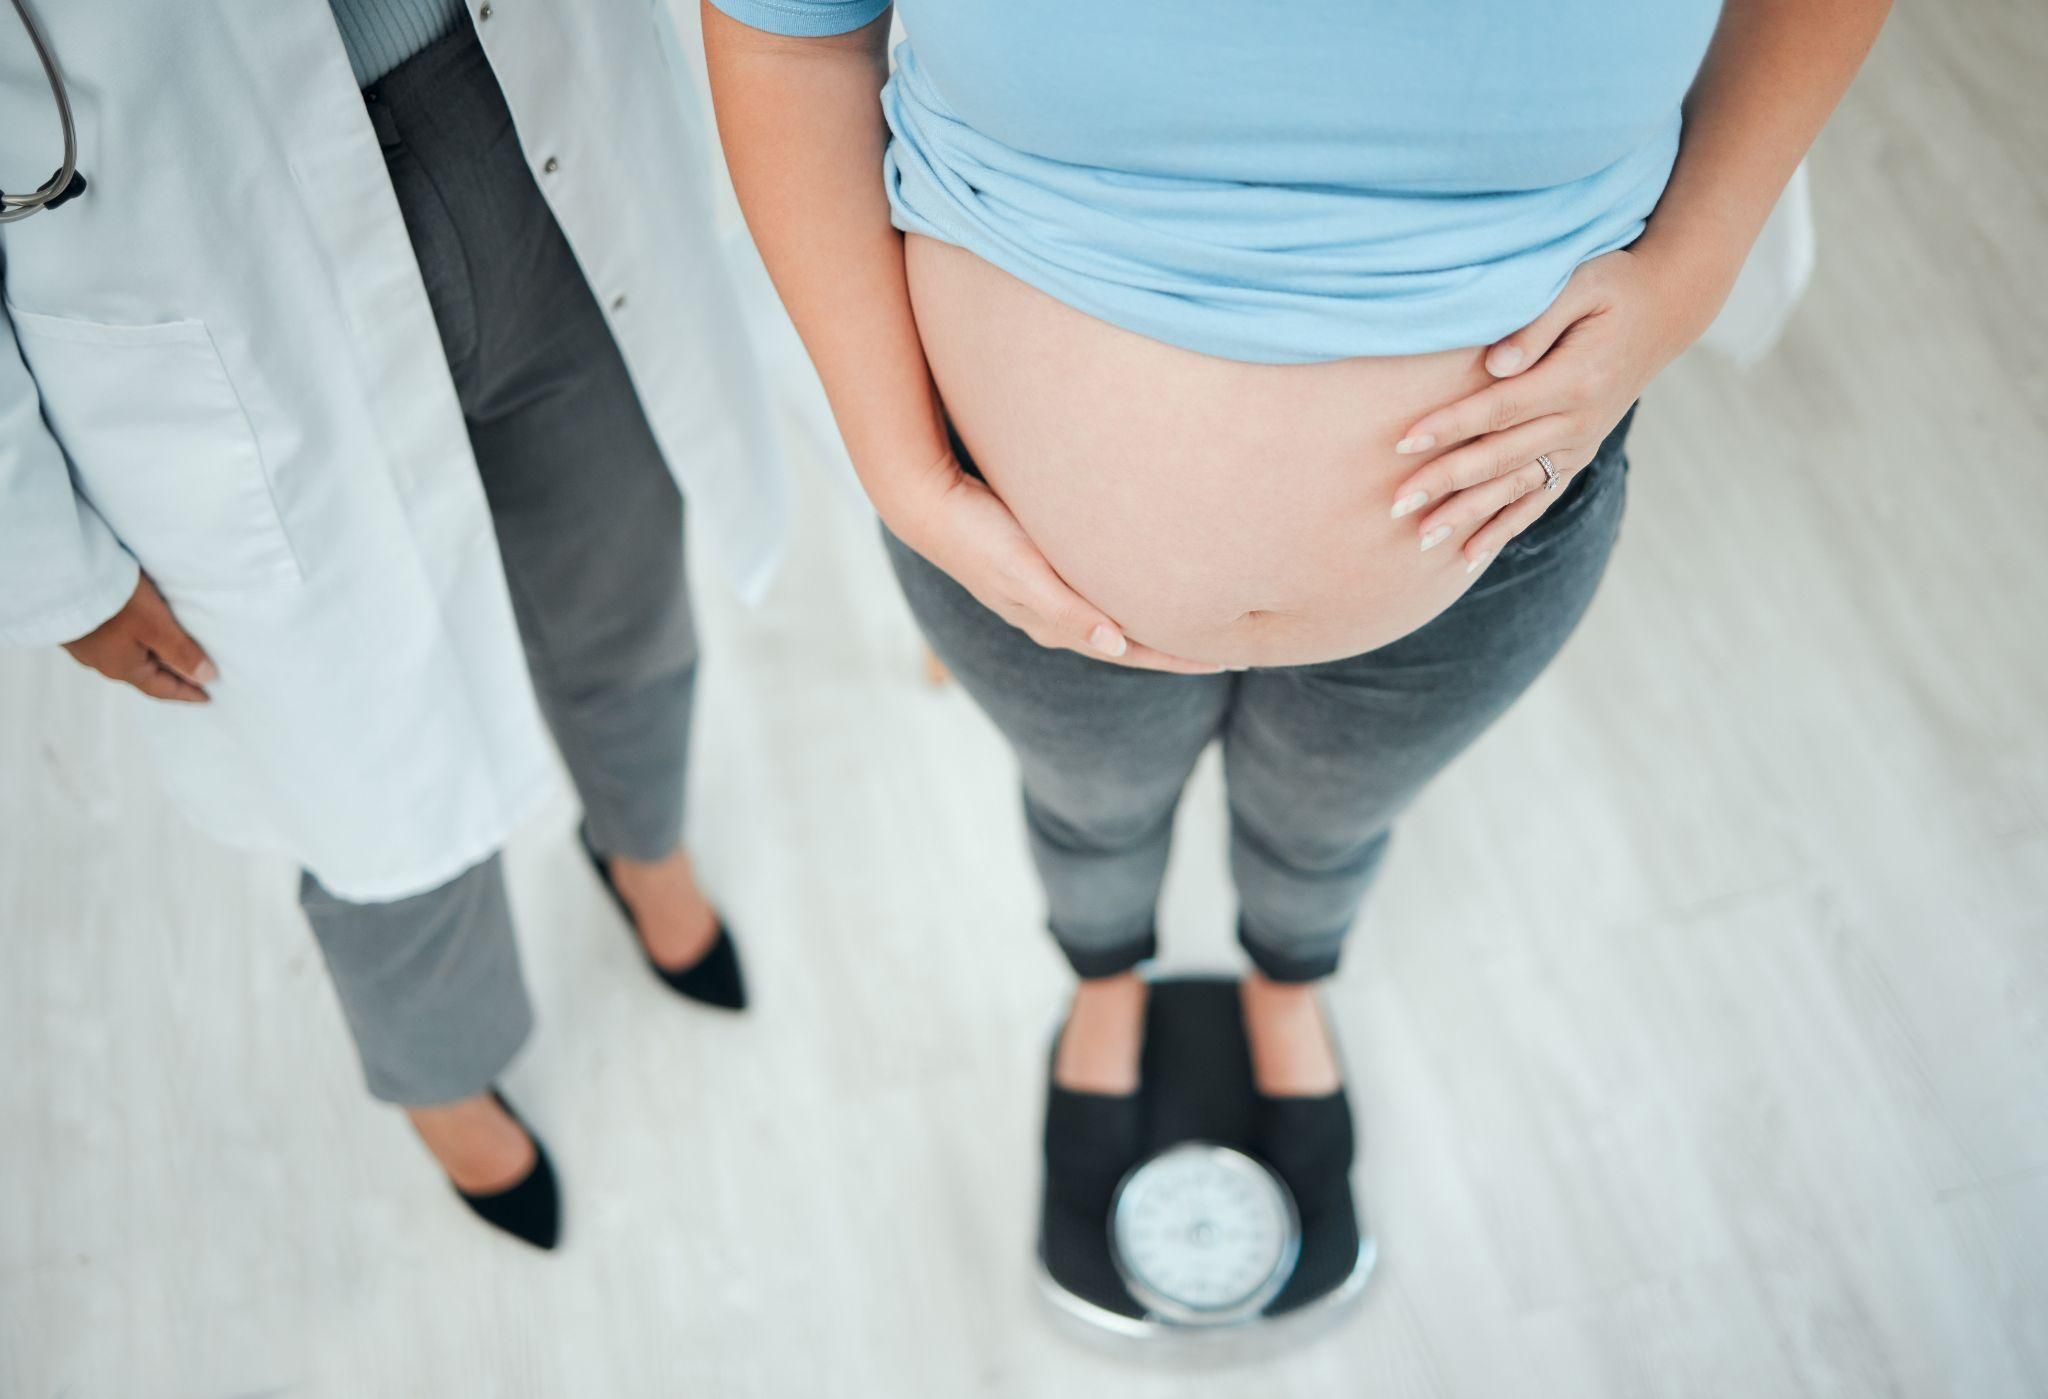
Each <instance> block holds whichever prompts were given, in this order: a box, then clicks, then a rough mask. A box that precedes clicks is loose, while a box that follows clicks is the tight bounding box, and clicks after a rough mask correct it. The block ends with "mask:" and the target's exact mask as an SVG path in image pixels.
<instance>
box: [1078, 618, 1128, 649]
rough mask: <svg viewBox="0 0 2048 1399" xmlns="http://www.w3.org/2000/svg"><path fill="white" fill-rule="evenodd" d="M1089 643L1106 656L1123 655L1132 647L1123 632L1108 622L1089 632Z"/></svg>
mask: <svg viewBox="0 0 2048 1399" xmlns="http://www.w3.org/2000/svg"><path fill="white" fill-rule="evenodd" d="M1088 644H1089V645H1090V646H1093V647H1094V648H1095V649H1096V650H1098V651H1100V652H1101V653H1102V654H1103V655H1105V656H1121V655H1122V654H1123V653H1124V652H1125V651H1126V650H1127V649H1128V648H1129V647H1130V643H1129V642H1128V641H1125V640H1124V638H1123V634H1122V633H1121V632H1119V631H1118V630H1117V629H1116V628H1115V627H1112V626H1111V625H1109V623H1107V622H1104V623H1102V624H1101V625H1100V626H1098V627H1096V628H1095V630H1094V631H1092V632H1089V633H1088Z"/></svg>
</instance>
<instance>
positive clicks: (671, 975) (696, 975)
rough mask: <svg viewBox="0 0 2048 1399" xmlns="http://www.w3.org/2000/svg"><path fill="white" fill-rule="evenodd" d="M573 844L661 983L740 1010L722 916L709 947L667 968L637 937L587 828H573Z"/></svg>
mask: <svg viewBox="0 0 2048 1399" xmlns="http://www.w3.org/2000/svg"><path fill="white" fill-rule="evenodd" d="M576 840H577V843H578V844H580V845H581V846H582V847H583V855H584V858H585V859H587V860H589V861H590V867H591V869H593V870H595V871H596V872H597V878H598V882H600V883H601V884H603V885H604V890H605V892H606V893H607V894H610V895H611V896H612V904H613V905H614V906H615V907H616V908H617V909H618V910H619V915H620V917H622V918H624V919H625V920H626V932H627V933H628V934H629V935H630V936H631V937H632V939H633V946H634V947H636V948H638V949H639V951H640V960H641V961H643V962H645V963H647V969H648V970H649V971H651V972H653V973H654V975H655V976H656V977H657V978H659V979H660V981H661V983H662V985H664V986H666V987H668V989H669V990H671V991H673V992H675V993H676V994H677V995H679V996H682V997H684V998H686V999H688V1000H692V1001H695V1002H697V1004H699V1005H705V1006H710V1007H712V1008H713V1009H715V1010H730V1011H741V1010H745V1009H746V1008H747V978H746V973H745V971H744V970H742V968H741V966H740V948H739V943H737V942H736V941H734V939H733V935H732V930H731V929H729V928H727V927H726V926H725V920H724V919H723V918H721V919H719V920H718V937H717V939H716V940H714V941H713V942H712V944H711V948H710V950H709V951H707V952H706V953H705V954H704V955H703V956H702V957H699V958H698V959H697V960H696V961H695V962H694V963H692V964H691V965H690V966H687V967H684V968H683V969H682V970H680V971H671V970H669V969H668V968H667V967H664V966H663V965H661V963H659V962H657V961H655V960H654V957H653V955H652V954H651V953H649V952H648V950H647V944H646V943H645V942H644V941H642V940H641V937H640V925H639V924H637V923H635V922H634V921H633V910H632V909H630V908H628V907H627V906H626V900H625V899H624V897H623V896H621V895H620V893H619V886H618V885H616V884H614V883H613V882H612V872H611V868H610V867H609V866H608V865H606V864H605V862H604V856H602V855H600V854H598V853H597V847H596V846H594V845H592V844H591V843H590V827H588V826H586V825H578V826H577V827H576Z"/></svg>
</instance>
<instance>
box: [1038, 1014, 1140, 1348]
mask: <svg viewBox="0 0 2048 1399" xmlns="http://www.w3.org/2000/svg"><path fill="white" fill-rule="evenodd" d="M1055 1053H1057V1050H1055ZM1141 1093H1142V1090H1140V1092H1139V1093H1118V1094H1111V1093H1083V1092H1078V1091H1076V1090H1074V1089H1071V1088H1062V1087H1060V1085H1059V1084H1057V1083H1055V1082H1053V1078H1052V1072H1051V1069H1050V1067H1048V1069H1047V1071H1046V1078H1045V1181H1044V1194H1043V1197H1042V1200H1041V1203H1040V1208H1039V1219H1038V1259H1039V1262H1040V1264H1041V1265H1043V1267H1044V1268H1045V1271H1046V1275H1047V1276H1048V1277H1049V1278H1051V1279H1052V1281H1053V1282H1054V1283H1055V1284H1057V1285H1058V1286H1059V1287H1060V1288H1061V1289H1062V1290H1064V1291H1066V1292H1067V1293H1069V1294H1071V1295H1073V1296H1074V1297H1078V1298H1079V1299H1081V1300H1082V1301H1083V1302H1087V1303H1089V1304H1090V1305H1092V1306H1096V1307H1100V1308H1102V1309H1104V1310H1105V1311H1110V1312H1114V1313H1116V1314H1117V1315H1119V1316H1126V1317H1131V1318H1133V1319H1140V1318H1142V1317H1143V1316H1144V1315H1145V1308H1144V1307H1143V1306H1142V1305H1140V1304H1139V1302H1138V1301H1137V1299H1136V1298H1134V1297H1132V1296H1131V1294H1130V1290H1129V1289H1128V1288H1126V1287H1125V1286H1124V1282H1123V1278H1122V1277H1121V1276H1120V1275H1119V1274H1118V1272H1117V1268H1116V1261H1115V1259H1114V1257H1113V1256H1112V1255H1111V1252H1110V1243H1109V1211H1110V1206H1111V1204H1112V1203H1113V1202H1114V1201H1115V1199H1116V1191H1117V1186H1119V1185H1120V1184H1122V1183H1123V1178H1124V1176H1125V1175H1127V1174H1128V1173H1129V1172H1130V1169H1131V1167H1133V1166H1135V1165H1136V1164H1137V1163H1138V1158H1139V1156H1140V1155H1142V1154H1143V1151H1144V1128H1145V1116H1144V1114H1145V1108H1144V1099H1143V1098H1142V1096H1141Z"/></svg>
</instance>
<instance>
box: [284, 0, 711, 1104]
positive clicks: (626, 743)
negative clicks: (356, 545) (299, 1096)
mask: <svg viewBox="0 0 2048 1399" xmlns="http://www.w3.org/2000/svg"><path fill="white" fill-rule="evenodd" d="M364 99H365V101H366V103H367V104H368V108H369V112H370V117H371V121H372V123H373V124H374V126H375V128H376V131H377V136H378V139H379V141H380V142H381V143H382V145H383V148H384V158H385V163H386V166H387V167H388V169H389V170H390V173H391V183H392V187H393V189H394V190H395V191H396V193H397V195H398V204H399V208H400V210H401V211H402V212H403V214H404V216H405V226H406V230H407V232H408V233H409V234H410V235H411V238H412V244H413V251H414V254H415V256H416V257H417V258H418V260H419V266H420V274H421V277H422V279H423V280H424V282H425V283H426V289H427V296H428V299H429V301H430V302H431V303H432V305H433V308H434V317H435V320H436V322H437V323H438V324H439V326H440V331H441V340H442V346H443V349H444V350H445V351H446V353H447V358H448V368H449V371H450V373H451V374H452V375H453V377H454V381H455V389H456V394H457V397H458V398H459V399H460V401H461V404H462V411H463V414H464V416H465V417H466V419H467V421H468V425H469V438H470V443H471V445H472V447H473V448H474V449H475V454H476V461H477V467H478V469H479V471H480V472H481V474H482V477H483V486H484V492H485V495H486V496H487V497H488V499H489V502H490V509H491V517H492V520H493V522H494V524H495V526H496V530H497V536H498V548H499V553H500V554H501V556H502V557H503V560H504V566H505V578H506V582H507V584H508V585H509V587H510V591H511V597H512V606H513V612H514V614H515V615H516V617H517V619H518V624H519V634H520V638H521V640H522V641H523V643H524V645H525V649H526V660H527V668H528V670H529V672H530V673H531V675H532V678H533V683H534V688H535V691H536V693H537V694H538V696H539V700H540V707H541V711H542V713H543V715H544V716H545V717H546V719H547V722H548V727H549V729H550V730H551V731H552V732H553V734H554V738H555V742H556V744H557V745H558V746H559V747H560V749H561V752H562V757H563V759H564V761H565V762H566V764H567V766H568V769H569V775H570V777H571V779H572V780H573V781H574V783H575V785H576V791H577V794H578V796H579V797H581V799H582V802H583V807H584V812H585V816H586V820H587V821H588V823H589V829H590V835H591V840H592V843H593V844H594V845H596V847H597V848H598V849H599V850H601V851H603V852H605V853H606V854H615V855H624V856H628V857H630V858H634V859H642V860H653V859H657V858H659V857H661V856H662V855H664V854H666V853H668V852H669V851H671V850H673V849H674V848H675V847H676V844H677V842H678V841H679V840H680V839H681V836H682V825H683V781H684V763H685V759H686V755H687V752H688V746H689V736H690V712H691V697H692V694H693V690H694V685H695V679H696V666H697V638H696V632H695V629H694V626H693V624H692V620H691V615H690V602H689V595H688V592H687V588H686V584H685V580H684V570H683V502H682V497H681V495H680V494H679V493H678V492H677V490H676V486H675V482H674V479H673V478H672V477H671V476H670V475H669V472H668V468H667V466H666V465H665V464H664V462H663V461H662V457H661V453H660V450H659V448H658V447H657V446H656V445H655V441H654V437H653V434H652V433H651V432H650V431H649V429H648V426H647V420H646V418H645V416H644V415H643V414H642V412H641V410H640V404H639V400H638V399H637V398H636V397H635V395H634V391H633V386H632V383H631V381H630V380H629V379H628V378H627V374H626V366H625V362H624V360H623V359H622V358H621V357H620V355H619V351H618V347H617V345H616V344H614V343H613V341H612V337H611V331H610V329H609V327H608V326H607V325H606V324H605V319H604V314H603V312H602V311H601V310H600V309H599V308H598V305H597V302H596V300H595V299H594V298H593V297H592V295H591V292H590V288H589V285H588V284H587V283H586V282H585V281H584V278H583V274H582V271H581V270H580V269H579V268H578V267H577V265H576V259H575V256H574V254H572V253H571V251H570V249H569V245H568V243H567V241H566V240H565V239H564V238H563V236H562V233H561V230H560V229H559V228H558V227H557V226H556V224H555V221H554V216H553V215H552V214H551V213H550V212H549V210H548V207H547V204H546V202H545V201H544V200H543V199H542V198H541V194H540V191H539V190H538V189H537V188H536V187H535V185H534V181H533V176H532V175H531V173H530V172H529V171H528V169H527V163H526V158H525V156H524V154H523V153H522V152H521V150H520V148H519V139H518V135H517V133H516V132H515V131H514V130H513V127H512V118H511V115H510V113H509V112H508V111H507V109H506V107H505V102H504V98H503V96H502V95H501V94H500V93H499V91H498V87H497V83H496V80H495V79H494V78H493V76H492V74H491V69H490V65H489V63H488V62H487V61H486V60H485V58H484V55H483V51H482V49H481V48H480V47H479V45H478V44H477V41H476V35H475V31H474V30H473V29H472V28H471V27H470V25H469V23H468V22H467V21H465V22H464V23H463V24H462V25H461V26H460V28H458V29H457V30H456V32H455V33H453V34H452V35H450V36H449V37H448V38H446V39H443V40H441V41H439V42H438V43H436V44H434V45H432V46H431V47H429V48H427V49H425V50H424V51H422V52H421V53H419V54H418V55H416V56H415V57H413V58H411V59H409V60H408V61H407V62H406V63H404V64H403V65H401V66H400V67H398V68H397V69H395V70H394V71H392V72H391V73H390V74H388V75H387V76H386V77H385V78H384V79H383V80H382V81H380V82H379V83H377V84H375V85H374V86H373V87H371V88H370V89H369V90H368V91H367V92H365V94H364ZM299 898H300V903H301V905H302V906H303V907H304V909H305V911H306V916H307V919H308V921H309V922H310V923H311V924H312V927H313V932H314V935H315V937H316V938H317V940H318V942H319V944H320V950H321V952H322V954H323V955H324V956H325V957H326V959H327V965H328V969H329V971H330V972H331V973H332V975H333V978H334V985H335V989H336V991H337V992H338V993H339V995H340V998H341V1004H342V1009H343V1011H344V1012H345V1013H346V1015H347V1017H348V1022H349V1027H350V1029H351V1030H352V1031H353V1033H354V1036H355V1040H356V1048H357V1050H358V1052H359V1054H360V1056H361V1058H362V1064H363V1073H364V1077H365V1078H366V1079H367V1080H368V1083H369V1087H370V1092H371V1093H372V1094H374V1095H375V1096H377V1097H379V1098H383V1099H385V1100H387V1101H391V1102H398V1103H405V1104H409V1105H415V1106H417V1105H425V1104H430V1103H443V1102H450V1101H454V1100H456V1099H460V1098H466V1097H469V1096H471V1095H473V1094H476V1093H480V1092H482V1091H483V1090H484V1089H486V1088H487V1087H489V1086H490V1084H491V1082H492V1080H494V1079H495V1078H496V1077H497V1075H498V1073H499V1071H500V1070H502V1069H503V1068H504V1066H505V1065H506V1063H507V1062H509V1061H510V1059H511V1058H512V1056H513V1054H514V1053H516V1052H517V1050H518V1049H519V1046H520V1045H521V1044H522V1043H523V1042H524V1040H525V1038H526V1035H527V1033H528V1032H529V1030H530V1029H531V1027H532V1022H533V1011H532V1006H531V1003H530V1002H529V1000H528V998H527V994H526V987H525V984H524V982H523V980H522V978H521V974H520V969H519V952H518V947H517V944H516V943H515V941H514V938H513V930H512V920H511V914H510V909H509V906H508V905H507V903H506V898H505V889H504V877H503V873H502V870H501V868H500V864H499V861H498V858H497V857H496V856H495V855H494V856H492V857H491V858H490V859H488V860H486V861H484V862H483V863H482V864H480V865H478V866H476V867H475V868H474V869H471V870H469V871H468V872H466V873H464V874H462V875H460V876H458V877H457V878H456V879H454V880H453V881H452V882H450V883H448V884H446V885H443V886H442V887H441V888H439V889H435V890H433V891H431V892H428V893H425V894H420V895H417V896H415V897H413V898H409V899H402V900H399V901H397V902H394V903H384V904H351V903H347V902H344V901H342V900H340V899H337V898H335V897H334V896H333V895H332V894H330V893H329V892H327V890H325V889H324V888H322V887H321V886H320V884H319V882H318V881H317V880H315V879H314V878H313V877H312V875H311V874H306V875H304V876H303V877H302V879H301V882H300V894H299Z"/></svg>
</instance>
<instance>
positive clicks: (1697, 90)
mask: <svg viewBox="0 0 2048 1399" xmlns="http://www.w3.org/2000/svg"><path fill="white" fill-rule="evenodd" d="M1890 9H1891V4H1890V0H1726V4H1725V5H1724V6H1723V8H1722V11H1721V21H1720V26H1719V27H1718V28H1717V29H1716V30H1715V32H1714V41H1713V44H1712V45H1711V46H1710V47H1709V48H1708V50H1707V57H1706V61H1705V62H1704V63H1703V64H1702V65H1701V67H1700V71H1699V76H1698V77H1697V78H1696V79H1695V80H1694V82H1693V85H1692V91H1691V93H1690V94H1689V95H1688V96H1687V98H1686V102H1685V133H1684V136H1683V137H1682V139H1681V140H1680V143H1679V150H1678V163H1677V164H1676V165H1675V166H1674V167H1673V169H1672V172H1671V180H1670V183H1669V184H1668V185H1667V186H1666V187H1665V190H1664V195H1663V198H1662V199H1661V200H1659V202H1658V204H1657V209H1656V212H1655V213H1654V214H1652V215H1651V216H1650V221H1649V225H1648V227H1647V229H1646V230H1645V231H1644V233H1643V236H1642V237H1641V238H1640V239H1639V240H1637V242H1636V244H1635V247H1634V250H1635V251H1637V252H1641V253H1646V254H1653V255H1656V256H1658V257H1660V259H1661V260H1663V261H1664V262H1665V263H1666V264H1667V265H1668V266H1670V267H1671V268H1673V269H1674V275H1681V276H1683V277H1684V278H1685V279H1686V282H1687V286H1686V287H1685V288H1684V291H1685V292H1686V298H1685V299H1686V300H1687V302H1688V303H1690V304H1692V305H1693V306H1694V307H1695V308H1696V309H1695V313H1694V318H1695V319H1696V320H1697V324H1696V325H1693V326H1691V327H1689V329H1690V330H1691V331H1692V333H1693V334H1694V335H1697V334H1699V333H1700V332H1702V331H1704V330H1705V329H1706V326H1707V323H1708V322H1709V321H1711V320H1712V319H1713V317H1714V315H1715V313H1716V312H1717V311H1719V309H1720V307H1721V303H1722V302H1723V301H1725V300H1726V299H1727V296H1728V292H1729V289H1730V288H1731V287H1732V286H1734V284H1735V278H1736V274H1737V273H1739V272H1740V271H1741V270H1742V263H1743V259H1744V258H1746V257H1747V256H1748V255H1749V250H1750V247H1751V245H1753V244H1754V243H1755V242H1756V238H1757V235H1758V233H1760V232H1761V231H1762V229H1763V225H1764V220H1765V219H1767V218H1768V217H1770V212H1771V208H1772V206H1773V205H1774V204H1776V202H1777V199H1778V196H1779V194H1780V193H1782V192H1783V190H1784V188H1785V184H1786V182H1787V181H1788V180H1790V179H1791V178H1792V171H1793V170H1794V169H1795V168H1797V166H1798V164H1799V162H1800V160H1801V159H1802V158H1804V156H1805V155H1806V151H1807V148H1808V147H1809V146H1811V145H1812V144H1813V140H1814V137H1815V136H1817V135H1818V134H1819V133H1820V129H1821V127H1822V125H1823V124H1825V123H1826V121H1827V119H1828V115H1829V113H1831V112H1833V111H1834V109H1835V105H1836V104H1837V103H1838V102H1840V101H1841V99H1842V94H1843V93H1844V92H1845V91H1847V90H1848V87H1849V80H1850V79H1851V78H1853V77H1854V76H1855V74H1856V70H1857V68H1858V67H1859V66H1860V65H1861V64H1862V62H1863V58H1864V55H1865V54H1867V53H1868V52H1869V51H1870V46H1871V44H1872V42H1873V41H1874V40H1875V39H1876V38H1877V31H1878V29H1879V28H1880V27H1882V25H1883V24H1884V18H1885V15H1886V14H1887V13H1888V12H1889V11H1890Z"/></svg>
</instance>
